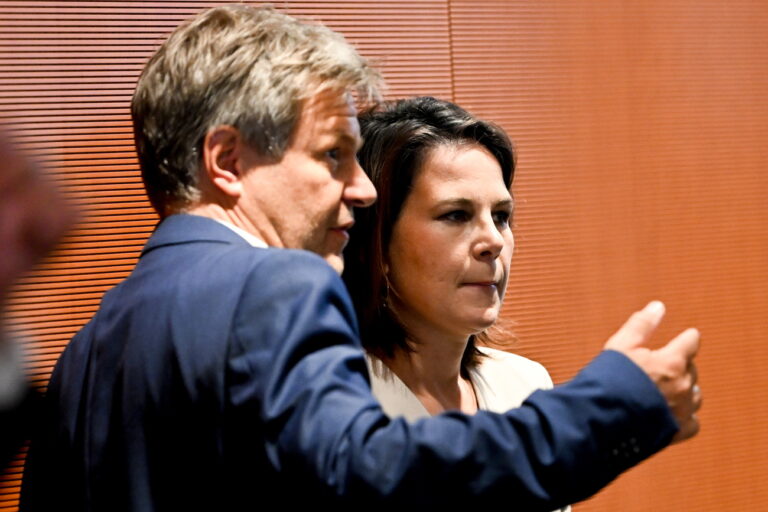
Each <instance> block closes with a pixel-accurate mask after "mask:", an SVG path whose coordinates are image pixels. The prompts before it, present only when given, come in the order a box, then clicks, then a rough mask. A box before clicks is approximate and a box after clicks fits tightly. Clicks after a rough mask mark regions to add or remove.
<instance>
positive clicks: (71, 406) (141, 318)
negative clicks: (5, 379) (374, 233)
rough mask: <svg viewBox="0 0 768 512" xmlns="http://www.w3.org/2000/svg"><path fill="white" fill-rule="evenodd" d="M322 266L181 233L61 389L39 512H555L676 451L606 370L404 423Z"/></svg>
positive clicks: (41, 464)
mask: <svg viewBox="0 0 768 512" xmlns="http://www.w3.org/2000/svg"><path fill="white" fill-rule="evenodd" d="M355 322H356V320H355V315H354V312H353V310H352V306H351V304H350V300H349V298H348V296H347V293H346V291H345V289H344V286H343V284H342V281H341V280H340V278H339V277H338V276H337V275H336V273H335V272H334V271H333V270H332V269H331V268H330V267H329V266H328V265H327V264H326V263H325V262H324V261H323V260H322V259H321V258H319V257H318V256H315V255H313V254H310V253H307V252H303V251H294V250H285V249H257V248H253V247H251V246H250V245H248V243H246V242H245V241H244V240H243V239H242V238H240V237H239V236H238V235H237V234H236V233H234V232H233V231H231V230H230V229H228V228H227V227H225V226H222V225H220V224H218V223H216V222H215V221H212V220H210V219H206V218H203V217H195V216H189V215H176V216H171V217H169V218H167V219H165V220H164V221H163V222H162V223H160V225H159V226H158V228H157V230H156V232H155V233H154V234H153V236H152V237H151V239H150V240H149V242H148V243H147V245H146V247H145V249H144V251H143V253H142V256H141V259H140V261H139V263H138V264H137V266H136V268H135V269H134V271H133V273H132V274H131V275H130V276H129V277H128V278H127V279H126V280H125V281H124V282H122V283H121V284H120V285H118V286H117V287H115V288H114V289H113V290H111V291H109V292H108V293H107V294H105V296H104V298H103V300H102V303H101V307H100V309H99V311H98V312H97V313H96V315H95V316H94V318H93V319H92V320H91V321H90V322H89V323H88V324H87V325H86V326H85V327H84V328H83V329H82V330H81V331H80V332H79V333H78V334H77V335H76V336H75V337H74V338H73V340H72V341H71V343H70V344H69V346H68V347H67V349H66V350H65V351H64V353H63V354H62V356H61V359H60V360H59V362H58V364H57V365H56V368H55V370H54V373H53V376H52V379H51V382H50V386H49V390H48V397H47V399H48V404H49V407H50V410H49V414H50V416H49V419H48V421H46V422H45V425H44V426H45V432H43V433H42V434H41V436H40V438H39V439H37V440H36V441H35V442H33V444H32V448H31V453H30V458H29V461H28V466H27V471H26V474H25V482H24V491H23V506H24V509H26V510H40V509H56V510H65V509H66V510H70V509H74V510H104V511H118V510H147V511H150V510H185V511H187V510H204V509H207V510H239V509H251V508H257V507H258V506H259V505H260V504H262V502H263V501H265V500H266V499H267V498H269V501H270V502H271V501H273V500H278V501H279V502H280V503H286V502H290V501H297V502H299V501H307V500H313V502H314V503H317V502H320V501H325V500H330V501H333V502H335V503H336V504H339V503H340V504H354V503H356V502H360V503H363V504H372V503H393V504H394V503H404V504H408V505H414V504H416V503H420V502H429V503H435V504H437V503H445V504H450V505H457V504H460V503H462V502H465V501H466V502H467V503H471V504H473V505H481V504H484V503H486V502H487V503H488V504H492V503H494V502H495V500H498V499H504V501H505V502H507V503H509V504H511V505H513V506H514V507H515V509H516V510H526V511H535V510H542V511H550V510H552V509H554V508H556V507H559V506H561V505H564V504H567V503H571V502H575V501H578V500H581V499H584V498H586V497H587V496H589V495H591V494H592V493H594V492H595V491H597V490H598V489H600V488H601V487H602V486H604V485H605V484H606V483H608V482H609V481H610V480H612V479H613V478H614V477H616V476H617V475H618V474H619V473H620V472H621V471H623V470H625V469H627V468H628V467H630V466H632V465H634V464H635V463H637V462H639V461H640V460H642V459H643V458H645V457H648V456H649V455H651V454H652V453H654V452H656V451H657V450H659V449H660V448H662V447H663V446H665V445H666V444H667V443H668V442H669V440H670V439H671V437H672V435H673V434H674V433H675V432H676V430H677V426H676V424H675V422H674V419H673V418H672V416H671V414H670V412H669V411H668V409H667V406H666V405H665V402H664V400H663V398H662V397H661V395H660V394H659V392H658V391H657V389H656V388H655V386H654V385H653V384H652V383H651V381H650V380H649V379H648V378H647V377H646V376H645V374H644V373H643V372H642V371H641V370H640V369H639V368H637V367H636V366H635V365H634V364H633V363H631V362H630V361H629V360H628V359H627V358H625V357H624V356H623V355H621V354H619V353H616V352H605V353H603V354H602V355H600V356H599V357H598V358H597V359H596V360H595V361H593V362H592V363H591V364H590V365H589V366H588V367H587V368H586V369H585V370H583V371H582V372H581V373H580V374H579V375H578V376H577V377H576V378H575V379H574V380H573V381H571V382H570V383H569V384H567V385H565V386H561V387H559V388H557V389H555V390H551V391H538V392H536V393H534V394H533V395H532V396H531V397H530V399H528V400H527V401H526V402H525V403H524V404H523V405H522V407H520V408H519V409H515V410H513V411H510V412H509V413H507V414H504V415H500V414H492V413H488V412H479V413H478V414H476V415H474V416H466V415H463V414H459V413H447V414H442V415H439V416H436V417H434V418H429V419H425V420H422V421H420V422H417V423H414V424H407V423H406V422H405V421H403V420H402V419H395V420H389V419H388V418H387V417H386V416H385V415H384V414H383V413H382V411H381V409H380V408H379V406H378V405H377V403H376V401H375V399H374V398H373V397H372V396H371V393H370V388H369V383H368V377H367V372H366V368H365V364H364V360H363V353H362V351H361V348H360V343H359V340H358V334H357V327H356V323H355Z"/></svg>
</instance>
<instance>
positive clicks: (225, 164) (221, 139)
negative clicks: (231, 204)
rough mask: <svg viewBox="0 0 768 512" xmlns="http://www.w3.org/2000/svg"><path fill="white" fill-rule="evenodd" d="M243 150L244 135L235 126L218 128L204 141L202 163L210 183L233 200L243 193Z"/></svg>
mask: <svg viewBox="0 0 768 512" xmlns="http://www.w3.org/2000/svg"><path fill="white" fill-rule="evenodd" d="M242 149H243V138H242V135H241V134H240V131H239V130H238V129H237V128H235V127H234V126H229V125H222V126H217V127H215V128H213V129H212V130H210V131H209V132H208V133H207V134H206V135H205V139H204V140H203V158H202V163H203V170H204V171H205V174H206V176H207V177H208V180H209V182H210V183H211V184H212V185H213V187H214V188H215V189H217V190H219V191H220V192H223V193H224V194H225V195H227V196H229V197H233V198H236V197H239V196H240V194H241V193H242V184H241V182H240V179H241V178H242V174H243V173H242V169H241V168H240V167H241V163H240V157H241V153H242Z"/></svg>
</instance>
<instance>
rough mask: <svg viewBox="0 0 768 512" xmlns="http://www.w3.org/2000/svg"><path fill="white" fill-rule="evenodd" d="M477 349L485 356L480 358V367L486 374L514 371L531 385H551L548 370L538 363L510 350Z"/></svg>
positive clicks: (507, 373) (501, 373)
mask: <svg viewBox="0 0 768 512" xmlns="http://www.w3.org/2000/svg"><path fill="white" fill-rule="evenodd" d="M477 349H478V350H479V351H480V352H481V353H482V354H483V355H484V356H485V357H484V358H482V359H481V360H480V369H481V371H482V372H483V373H485V374H486V375H488V374H490V375H491V376H493V375H500V376H509V375H510V373H514V374H515V375H518V376H519V377H520V378H521V379H523V380H524V381H526V382H529V383H531V384H533V385H536V386H539V387H544V388H550V387H552V379H551V377H550V376H549V372H547V369H546V368H544V366H543V365H541V364H540V363H538V362H536V361H533V360H532V359H528V358H527V357H523V356H521V355H518V354H513V353H512V352H506V351H503V350H498V349H494V348H490V347H477Z"/></svg>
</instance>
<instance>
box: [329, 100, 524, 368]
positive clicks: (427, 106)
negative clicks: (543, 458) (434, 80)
mask: <svg viewBox="0 0 768 512" xmlns="http://www.w3.org/2000/svg"><path fill="white" fill-rule="evenodd" d="M359 119H360V129H361V132H362V136H363V139H364V141H365V142H364V144H363V147H362V148H361V149H360V151H359V153H358V159H359V161H360V165H361V166H362V167H363V169H364V170H365V172H366V173H367V174H368V176H369V177H370V178H371V181H373V184H374V186H375V187H376V190H377V192H378V200H377V202H376V203H375V204H374V205H373V206H372V207H370V208H363V209H361V210H359V211H357V212H356V216H355V217H356V222H355V226H354V228H353V230H352V233H351V239H350V243H349V246H348V247H347V249H346V251H345V260H346V270H345V272H344V280H345V282H346V284H347V287H348V288H349V292H350V294H351V296H352V300H353V302H354V304H355V307H356V309H357V315H358V321H359V323H360V331H361V336H362V341H363V345H364V346H365V348H366V349H367V350H368V351H369V352H371V353H372V354H374V355H376V356H378V357H380V358H391V357H394V353H395V350H396V349H402V350H406V351H411V350H413V347H412V346H410V345H409V342H408V340H407V339H406V338H407V332H406V327H405V326H404V325H403V324H402V323H401V322H400V321H399V320H398V318H397V315H396V313H395V311H394V309H393V307H392V302H391V299H390V296H389V295H390V289H389V283H388V279H387V274H386V268H387V266H386V264H387V261H388V251H389V243H390V239H391V236H392V229H393V226H394V225H395V223H396V222H397V220H398V217H399V216H400V211H401V209H402V207H403V204H404V203H405V200H406V198H407V197H408V194H409V193H410V190H411V185H412V183H413V180H414V179H415V177H416V174H417V173H418V172H419V171H420V169H421V166H422V164H423V163H424V162H425V160H426V158H427V156H428V154H429V153H430V151H431V150H432V149H433V148H435V147H438V146H455V147H460V146H472V145H480V146H483V147H484V148H485V149H487V150H488V151H489V152H490V154H491V155H493V156H494V157H495V158H496V160H497V161H498V163H499V166H500V167H501V172H502V176H503V179H504V184H505V185H506V186H507V188H510V186H511V185H512V178H513V176H514V171H515V156H514V151H513V149H512V143H511V142H510V140H509V138H508V137H507V135H506V133H504V130H502V129H501V128H500V127H498V126H496V125H495V124H493V123H489V122H487V121H482V120H480V119H477V118H476V117H474V116H473V115H472V114H470V113H469V112H467V111H466V110H464V109H462V108H461V107H459V106H457V105H454V104H453V103H450V102H447V101H442V100H438V99H435V98H431V97H421V98H413V99H407V100H400V101H395V102H389V103H384V104H382V105H378V106H377V107H375V108H374V109H372V110H370V111H368V112H365V113H363V114H362V115H361V116H360V118H359ZM415 250H416V249H415ZM480 336H482V333H481V335H480ZM474 338H475V336H472V337H470V340H469V343H468V345H467V350H466V351H465V352H464V357H463V359H462V374H465V376H466V370H467V368H468V367H469V366H471V365H473V364H475V363H476V362H477V358H478V354H479V352H478V351H477V350H476V349H475V340H474Z"/></svg>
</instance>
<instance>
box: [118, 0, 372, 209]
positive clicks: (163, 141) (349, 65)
mask: <svg viewBox="0 0 768 512" xmlns="http://www.w3.org/2000/svg"><path fill="white" fill-rule="evenodd" d="M380 86H381V76H380V75H379V73H378V72H377V71H376V70H375V69H373V67H371V65H370V64H369V63H368V61H367V60H366V59H364V58H363V57H362V56H360V55H359V54H358V53H357V51H356V50H355V49H354V48H353V47H352V46H351V45H350V44H349V43H347V41H346V40H345V39H344V37H343V36H342V35H340V34H338V33H336V32H334V31H332V30H331V29H329V28H327V27H325V26H322V25H320V24H317V23H313V22H305V21H300V20H298V19H296V18H293V17H291V16H287V15H285V14H281V13H279V12H277V11H275V10H274V9H273V8H271V7H258V8H257V7H251V6H246V5H228V6H222V7H216V8H213V9H210V10H207V11H204V12H202V13H201V14H199V15H198V16H197V17H195V18H193V19H192V20H189V21H187V22H186V23H184V24H183V25H181V26H180V27H178V28H177V29H176V30H175V31H174V32H173V33H172V34H171V35H170V37H169V38H168V40H167V41H165V43H163V45H162V46H161V47H160V49H159V50H158V51H157V52H156V53H155V54H154V55H153V56H152V58H151V59H150V60H149V62H148V63H147V66H146V67H145V68H144V71H143V72H142V74H141V77H140V78H139V82H138V84H137V86H136V92H135V93H134V95H133V101H132V103H131V113H132V116H133V126H134V136H135V139H136V150H137V152H138V155H139V162H140V163H141V170H142V177H143V179H144V185H145V187H146V190H147V194H148V195H149V199H150V201H151V202H152V205H153V206H154V207H155V209H156V210H157V211H158V213H160V215H161V216H165V215H168V214H169V213H172V212H174V211H178V210H179V209H183V208H184V207H185V206H187V205H189V204H192V203H194V202H195V201H196V200H197V199H199V190H198V187H197V182H198V172H199V167H200V161H201V160H200V159H201V156H202V153H201V149H202V144H203V141H204V139H205V136H206V134H207V133H208V131H209V130H211V129H213V128H215V127H216V126H221V125H230V126H234V127H235V128H237V129H238V130H239V131H240V132H241V134H242V135H243V137H244V139H245V141H246V142H247V143H248V144H250V145H251V146H253V147H254V148H255V149H256V150H257V151H259V152H260V153H261V154H263V155H265V156H269V157H271V158H274V159H275V160H279V159H280V158H281V157H282V155H283V152H284V151H285V149H286V146H287V145H288V141H289V137H290V135H291V132H292V130H293V128H294V126H295V125H296V123H297V121H298V117H299V110H300V109H299V106H300V103H301V101H302V100H304V99H307V98H309V97H311V96H313V95H315V94H317V93H318V92H320V91H322V90H325V89H331V88H339V89H343V90H348V91H351V92H354V93H356V94H357V95H358V97H361V98H363V99H365V100H370V99H376V98H378V96H379V88H380Z"/></svg>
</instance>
